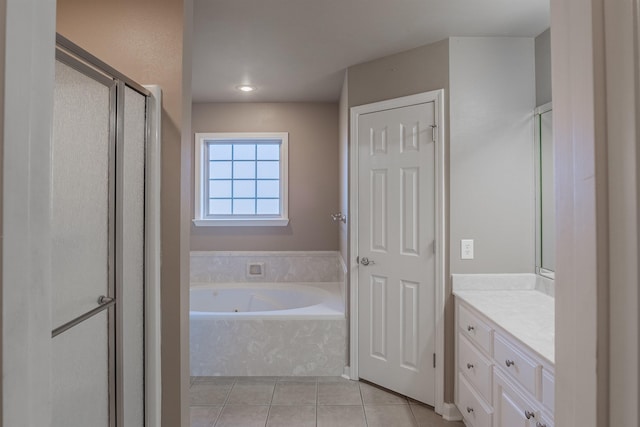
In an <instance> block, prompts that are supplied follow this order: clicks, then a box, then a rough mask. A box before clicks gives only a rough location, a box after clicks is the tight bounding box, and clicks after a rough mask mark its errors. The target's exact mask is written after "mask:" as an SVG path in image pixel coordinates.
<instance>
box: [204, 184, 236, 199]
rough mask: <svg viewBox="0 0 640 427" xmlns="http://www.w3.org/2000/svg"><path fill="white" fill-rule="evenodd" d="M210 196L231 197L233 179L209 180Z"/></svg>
mask: <svg viewBox="0 0 640 427" xmlns="http://www.w3.org/2000/svg"><path fill="white" fill-rule="evenodd" d="M209 197H231V181H213V180H211V181H209Z"/></svg>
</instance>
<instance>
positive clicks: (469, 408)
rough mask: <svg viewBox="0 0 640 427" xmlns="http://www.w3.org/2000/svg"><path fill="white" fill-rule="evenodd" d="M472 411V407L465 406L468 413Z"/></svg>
mask: <svg viewBox="0 0 640 427" xmlns="http://www.w3.org/2000/svg"><path fill="white" fill-rule="evenodd" d="M472 412H473V408H472V407H470V406H467V413H469V414H470V413H472Z"/></svg>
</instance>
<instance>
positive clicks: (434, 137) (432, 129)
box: [431, 125, 438, 142]
mask: <svg viewBox="0 0 640 427" xmlns="http://www.w3.org/2000/svg"><path fill="white" fill-rule="evenodd" d="M436 129H438V126H437V125H431V141H432V142H436V134H437V132H436Z"/></svg>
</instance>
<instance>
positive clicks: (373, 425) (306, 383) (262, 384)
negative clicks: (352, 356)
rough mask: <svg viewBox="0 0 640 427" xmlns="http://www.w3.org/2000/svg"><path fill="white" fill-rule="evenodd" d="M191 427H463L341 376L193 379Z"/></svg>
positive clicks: (389, 394)
mask: <svg viewBox="0 0 640 427" xmlns="http://www.w3.org/2000/svg"><path fill="white" fill-rule="evenodd" d="M190 398H191V427H214V426H215V427H253V426H260V427H307V426H308V427H316V426H317V427H343V426H344V427H405V426H407V427H409V426H411V427H464V424H463V423H462V422H446V421H444V420H443V419H442V418H441V417H440V416H438V415H436V414H435V413H434V412H433V408H431V407H429V406H426V405H422V404H420V403H418V402H416V401H413V400H411V399H408V398H406V397H405V396H401V395H398V394H395V393H392V392H389V391H387V390H384V389H381V388H378V387H375V386H373V385H370V384H367V383H364V382H357V381H349V380H346V379H343V378H340V377H192V378H191V393H190Z"/></svg>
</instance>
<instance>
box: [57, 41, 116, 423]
mask: <svg viewBox="0 0 640 427" xmlns="http://www.w3.org/2000/svg"><path fill="white" fill-rule="evenodd" d="M115 90H116V86H115V83H114V81H113V79H110V78H108V77H106V76H104V75H102V74H100V73H98V72H96V71H95V70H93V69H91V68H89V67H87V66H85V65H83V64H80V63H78V62H77V61H74V60H73V59H70V58H68V57H67V56H66V55H65V54H59V55H58V61H57V62H56V79H55V101H54V130H53V149H52V160H53V161H52V163H53V168H52V182H53V184H52V196H53V197H52V206H51V209H52V222H53V224H52V243H53V248H52V249H53V250H52V252H53V258H52V271H53V313H52V318H53V325H54V331H53V332H52V336H53V349H52V351H53V364H52V398H53V414H52V421H53V423H52V425H53V426H54V427H76V426H77V427H86V426H95V427H103V426H104V427H107V426H114V425H115V422H116V420H115V416H114V413H115V412H114V411H115V404H116V402H115V400H114V396H115V357H116V354H115V350H116V349H115V347H116V346H115V328H114V325H115V322H114V319H115V313H116V305H115V303H116V301H115V300H114V298H115V294H114V292H115V287H114V286H115V265H114V262H115V255H116V254H115V245H114V241H115V184H116V183H115V161H116V156H115V154H116V153H115V137H116V134H115V130H116V129H115V114H114V101H115V93H116V92H115Z"/></svg>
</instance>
